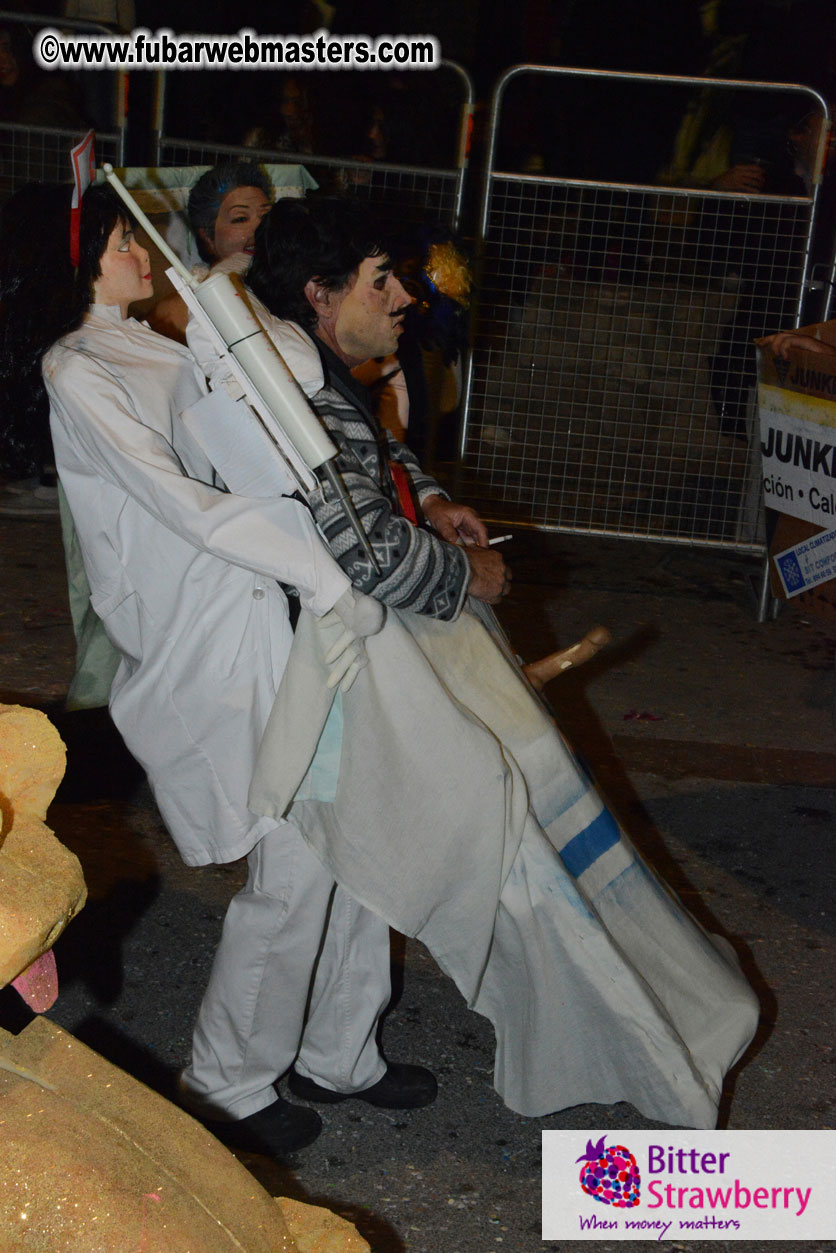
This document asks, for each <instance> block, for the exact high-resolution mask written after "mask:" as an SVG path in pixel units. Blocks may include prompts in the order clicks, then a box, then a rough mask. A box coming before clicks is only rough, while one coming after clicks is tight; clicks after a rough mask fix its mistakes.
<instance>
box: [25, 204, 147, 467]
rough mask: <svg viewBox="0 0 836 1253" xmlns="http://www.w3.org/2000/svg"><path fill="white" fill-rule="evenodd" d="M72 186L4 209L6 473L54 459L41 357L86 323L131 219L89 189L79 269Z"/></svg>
mask: <svg viewBox="0 0 836 1253" xmlns="http://www.w3.org/2000/svg"><path fill="white" fill-rule="evenodd" d="M71 198H72V188H71V187H69V186H62V185H57V184H43V183H40V184H36V183H30V184H29V185H28V186H26V187H23V188H21V189H20V191H18V192H16V194H15V195H14V196H12V198H11V199H10V200H9V201H8V202H7V203H6V204H5V205H4V206H3V208H2V211H0V413H1V414H2V421H0V470H2V471H3V472H4V473H9V474H30V473H35V472H36V471H37V470H39V469H40V466H41V465H42V464H43V460H44V458H45V457H47V456H48V455H49V406H48V404H47V398H46V391H45V389H44V384H43V379H42V377H41V359H42V357H43V355H44V353H45V352H47V351H48V349H50V348H51V347H52V345H53V344H54V343H55V342H56V341H57V340H59V339H60V338H61V337H62V336H63V335H67V334H69V332H70V331H73V330H75V329H76V327H77V326H79V325H80V324H81V321H82V319H83V318H84V315H85V314H86V312H87V310H88V309H89V307H90V304H91V302H92V299H93V283H94V282H95V280H96V279H97V278H98V277H99V276H100V274H101V266H100V262H101V258H102V254H103V253H104V251H105V248H106V247H107V241H108V239H109V238H110V235H111V232H112V231H113V228H114V227H115V226H116V224H117V222H126V223H130V225H133V223H132V222H130V217H129V214H128V213H127V211H126V209H125V208H124V206H123V204H122V201H121V200H120V199H119V197H118V196H117V195H116V193H115V192H114V191H113V190H112V188H110V187H108V186H101V185H97V186H93V187H89V188H88V189H87V191H86V192H85V194H84V200H83V203H82V211H81V232H80V241H79V243H80V247H79V254H80V255H79V266H78V269H77V270H76V269H75V268H74V267H73V264H72V262H71V261H70V202H71Z"/></svg>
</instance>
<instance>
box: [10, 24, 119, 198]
mask: <svg viewBox="0 0 836 1253" xmlns="http://www.w3.org/2000/svg"><path fill="white" fill-rule="evenodd" d="M0 24H3V25H11V24H15V25H22V26H24V27H26V28H28V29H31V30H32V31H33V32H35V31H37V30H40V29H41V28H43V27H45V26H51V27H54V28H57V29H59V30H66V31H77V32H79V33H84V32H89V33H90V34H94V35H108V34H114V33H116V32H115V29H114V28H113V27H110V26H107V25H105V24H103V23H100V22H87V21H83V20H81V19H74V18H67V17H48V16H43V15H33V14H22V13H8V12H5V11H0ZM80 73H84V71H80ZM68 76H69V77H71V78H72V77H75V76H74V75H72V74H70V75H68ZM126 80H127V76H126V74H125V72H124V70H119V71H114V73H113V74H108V73H107V71H103V70H96V71H95V72H94V71H90V72H89V74H87V76H86V78H85V80H83V81H85V82H89V83H91V84H93V85H94V86H95V88H96V89H97V94H98V102H99V106H100V109H99V111H100V113H101V116H100V117H99V118H95V117H91V119H90V120H91V122H98V125H97V126H96V159H97V161H98V162H99V164H101V163H102V162H103V161H111V162H112V163H113V164H114V165H124V163H125V161H124V157H125V129H126V116H125V101H126ZM78 81H82V80H80V79H78ZM105 93H107V96H108V99H107V101H105V100H104V94H105ZM85 105H86V107H87V108H91V107H93V106H92V105H91V102H90V101H89V100H88V101H86V102H85ZM103 122H104V123H105V124H104V125H102V123H103ZM88 129H89V128H88V127H87V126H81V127H78V128H75V127H57V126H41V125H37V126H32V125H25V124H22V123H10V122H4V123H0V200H5V199H6V198H7V197H8V196H9V195H10V194H11V193H12V192H13V191H15V190H16V188H18V187H20V186H22V185H23V184H24V183H29V182H69V181H70V179H71V177H72V171H71V168H70V155H69V154H70V149H71V148H72V147H73V146H74V145H75V144H77V143H78V141H79V140H80V139H82V138H83V137H84V135H85V134H86V133H87V130H88Z"/></svg>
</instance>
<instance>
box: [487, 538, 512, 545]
mask: <svg viewBox="0 0 836 1253" xmlns="http://www.w3.org/2000/svg"><path fill="white" fill-rule="evenodd" d="M513 538H514V537H513V535H497V536H496V538H495V539H489V540H488V545H489V546H490V545H493V544H504V543H505V541H506V540H507V539H513Z"/></svg>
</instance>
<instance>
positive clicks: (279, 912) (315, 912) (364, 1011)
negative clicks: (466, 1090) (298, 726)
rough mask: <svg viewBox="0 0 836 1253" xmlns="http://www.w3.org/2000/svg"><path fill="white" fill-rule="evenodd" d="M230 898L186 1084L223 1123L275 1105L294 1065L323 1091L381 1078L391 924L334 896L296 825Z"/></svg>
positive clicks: (256, 856)
mask: <svg viewBox="0 0 836 1253" xmlns="http://www.w3.org/2000/svg"><path fill="white" fill-rule="evenodd" d="M247 861H248V864H249V875H248V878H247V883H246V886H245V887H243V888H242V889H241V891H240V892H238V893H237V895H236V896H234V897H233V898H232V901H231V902H230V904H229V908H228V910H227V914H226V918H225V920H224V926H223V933H222V935H221V941H220V944H219V946H218V951H217V953H216V954H215V960H214V963H213V966H212V973H211V975H210V977H209V986H208V987H207V989H206V994H205V996H204V998H203V1001H202V1003H201V1006H200V1011H199V1013H198V1019H197V1025H196V1027H195V1031H194V1036H193V1040H192V1063H191V1065H190V1066H189V1067H188V1068H187V1069H186V1071H184V1073H183V1078H182V1083H183V1087H184V1088H185V1090H186V1094H187V1098H188V1099H190V1100H191V1101H192V1102H193V1103H194V1105H195V1106H196V1107H197V1108H199V1109H200V1110H201V1111H202V1112H204V1113H207V1114H209V1115H210V1116H212V1115H213V1114H214V1116H216V1117H224V1116H225V1115H228V1116H231V1117H233V1118H236V1119H238V1118H246V1117H247V1115H249V1114H254V1113H256V1112H257V1111H258V1110H260V1109H264V1108H265V1107H266V1106H267V1105H270V1104H272V1102H273V1101H275V1099H276V1093H275V1089H274V1087H273V1085H274V1083H275V1082H276V1080H277V1079H278V1078H279V1077H280V1076H281V1075H282V1074H284V1072H285V1071H286V1070H288V1069H289V1068H290V1067H291V1066H292V1065H294V1064H295V1067H296V1069H297V1071H298V1072H299V1073H300V1074H302V1075H306V1076H307V1077H308V1078H311V1079H315V1080H316V1082H317V1083H320V1084H322V1085H323V1086H324V1087H327V1088H332V1089H334V1090H335V1091H339V1092H359V1091H362V1090H363V1089H364V1088H368V1087H370V1086H371V1085H372V1084H374V1083H376V1082H377V1080H378V1079H380V1078H382V1076H383V1074H384V1071H385V1069H386V1063H385V1062H384V1060H383V1058H382V1057H381V1055H380V1052H379V1050H378V1047H377V1042H376V1039H375V1032H376V1028H377V1022H378V1019H379V1017H380V1015H381V1013H382V1012H383V1010H384V1009H385V1008H386V1005H387V1003H388V1001H389V998H390V995H391V987H390V974H389V928H388V925H387V924H386V923H385V922H383V921H382V919H380V918H378V917H377V915H376V914H373V913H371V912H370V911H369V910H368V909H365V908H364V907H363V906H362V905H358V903H357V902H356V901H355V900H354V898H353V897H351V896H349V895H348V894H347V893H346V892H344V891H343V890H342V889H341V888H339V887H337V886H336V884H335V883H334V879H333V877H332V876H331V874H330V873H329V871H328V870H326V868H325V867H324V866H323V865H322V863H321V862H320V861H318V860H317V858H316V857H315V856H314V855H313V853H312V852H311V851H310V849H309V848H308V845H307V844H306V843H305V841H304V840H303V839H302V836H301V835H300V834H299V832H298V830H297V829H296V827H295V826H293V824H292V823H289V822H284V823H281V824H280V825H279V826H277V827H275V828H274V829H273V830H272V831H270V832H268V834H267V835H266V836H265V837H264V838H263V839H262V840H260V841H259V843H258V844H257V845H256V847H255V848H254V849H253V850H252V852H251V853H250V855H249V857H248V858H247Z"/></svg>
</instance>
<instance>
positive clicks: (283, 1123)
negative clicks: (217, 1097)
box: [199, 1097, 322, 1157]
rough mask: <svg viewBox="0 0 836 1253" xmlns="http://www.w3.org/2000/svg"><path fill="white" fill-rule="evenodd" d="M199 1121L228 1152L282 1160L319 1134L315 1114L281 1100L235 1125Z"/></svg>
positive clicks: (316, 1115)
mask: <svg viewBox="0 0 836 1253" xmlns="http://www.w3.org/2000/svg"><path fill="white" fill-rule="evenodd" d="M199 1121H200V1122H201V1123H203V1126H204V1127H205V1128H206V1130H207V1131H211V1132H212V1135H213V1136H214V1137H215V1138H216V1139H217V1140H220V1142H221V1144H225V1145H226V1146H227V1148H230V1149H240V1150H241V1151H242V1152H244V1153H263V1154H264V1155H265V1156H266V1157H282V1156H283V1155H284V1154H285V1153H292V1152H293V1151H294V1149H304V1148H305V1147H306V1145H308V1144H313V1142H314V1140H315V1139H316V1137H317V1136H318V1135H319V1133H320V1131H321V1130H322V1119H321V1118H320V1117H319V1114H317V1112H316V1110H313V1109H305V1108H304V1107H303V1106H301V1105H291V1103H290V1101H285V1100H283V1098H282V1097H279V1098H278V1099H277V1100H276V1101H274V1102H273V1104H272V1105H267V1106H266V1107H265V1108H264V1109H259V1110H257V1111H256V1112H255V1113H254V1114H249V1115H248V1116H247V1117H246V1118H239V1119H238V1120H237V1121H233V1122H230V1121H227V1120H221V1119H217V1118H201V1119H200V1120H199Z"/></svg>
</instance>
